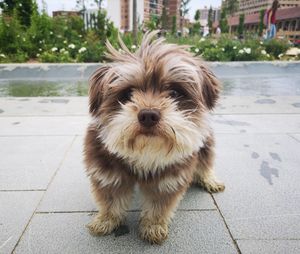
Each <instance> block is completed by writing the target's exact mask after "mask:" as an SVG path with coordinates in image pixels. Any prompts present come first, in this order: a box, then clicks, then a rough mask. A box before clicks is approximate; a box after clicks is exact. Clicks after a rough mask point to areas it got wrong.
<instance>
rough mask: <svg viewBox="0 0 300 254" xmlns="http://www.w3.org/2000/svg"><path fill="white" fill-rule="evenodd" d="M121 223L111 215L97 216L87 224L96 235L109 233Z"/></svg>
mask: <svg viewBox="0 0 300 254" xmlns="http://www.w3.org/2000/svg"><path fill="white" fill-rule="evenodd" d="M119 225H120V220H118V219H116V218H113V217H111V216H102V215H100V216H99V215H98V216H96V217H95V218H94V219H93V221H92V222H90V223H89V224H88V225H87V228H88V229H89V231H90V233H91V234H92V235H96V236H102V235H108V234H110V233H111V232H112V231H113V230H114V229H116V228H117V227H118V226H119Z"/></svg>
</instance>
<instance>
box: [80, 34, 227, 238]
mask: <svg viewBox="0 0 300 254" xmlns="http://www.w3.org/2000/svg"><path fill="white" fill-rule="evenodd" d="M156 34H157V32H150V33H147V34H146V35H145V36H144V37H143V40H142V42H141V45H140V47H139V48H138V49H137V51H136V52H134V53H133V52H131V51H130V50H129V49H128V48H127V47H126V46H125V44H124V43H123V42H122V40H120V46H121V50H116V49H115V48H114V47H113V46H112V45H111V44H110V43H109V42H107V48H108V52H109V53H108V55H107V57H108V58H109V59H110V62H108V63H106V64H103V65H101V66H100V67H99V68H98V69H97V70H96V72H95V73H94V74H93V75H92V77H91V78H90V87H89V112H90V115H91V118H92V119H91V122H90V124H89V126H88V128H87V133H86V137H85V142H84V161H85V165H86V169H87V174H88V176H89V178H90V181H91V188H92V192H93V194H94V198H95V200H96V202H97V203H98V205H99V207H100V211H99V212H98V214H97V215H96V216H95V217H94V219H93V220H92V222H91V223H90V224H88V225H87V226H88V228H89V231H90V233H91V234H93V235H106V234H109V233H111V232H113V231H114V230H116V229H117V228H118V227H120V226H121V225H123V223H124V221H125V216H126V211H127V210H128V208H129V205H130V202H131V198H132V194H133V190H134V186H135V185H136V184H137V185H138V186H139V190H140V192H141V193H142V196H143V198H144V200H143V205H142V211H141V216H140V222H139V232H140V236H141V238H142V239H144V240H146V241H149V242H150V243H155V244H161V243H162V242H163V241H164V240H165V239H166V238H167V237H168V225H169V223H170V221H171V218H172V216H173V214H174V211H175V209H176V206H177V205H178V203H179V201H180V200H181V199H182V197H183V195H184V194H185V192H186V191H187V189H188V187H189V186H190V185H191V184H192V183H195V184H199V185H201V186H202V187H203V188H204V189H205V190H207V191H208V192H219V191H223V190H224V188H225V187H224V185H223V183H221V182H219V181H218V180H217V179H216V177H215V175H214V170H213V166H214V165H213V164H214V135H213V131H212V129H211V127H210V125H209V111H211V110H212V109H213V108H214V106H215V104H216V101H217V99H218V96H219V92H220V83H219V81H218V79H217V78H216V77H215V75H214V74H213V73H212V72H211V71H210V70H209V69H208V68H207V67H206V65H205V64H204V63H203V61H202V60H200V59H199V58H197V57H195V56H193V54H192V53H191V52H189V51H187V50H186V47H185V46H178V45H174V44H167V43H165V42H164V39H163V38H158V39H157V38H155V37H156Z"/></svg>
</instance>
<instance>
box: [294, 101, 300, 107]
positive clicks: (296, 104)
mask: <svg viewBox="0 0 300 254" xmlns="http://www.w3.org/2000/svg"><path fill="white" fill-rule="evenodd" d="M292 106H294V107H295V108H300V102H296V103H293V104H292Z"/></svg>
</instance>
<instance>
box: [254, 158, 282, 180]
mask: <svg viewBox="0 0 300 254" xmlns="http://www.w3.org/2000/svg"><path fill="white" fill-rule="evenodd" d="M259 171H260V174H261V175H262V176H263V177H264V178H266V179H267V181H268V183H269V184H270V185H273V179H272V177H273V176H275V177H279V170H278V168H271V167H270V166H269V162H267V161H263V162H262V163H261V165H260V169H259Z"/></svg>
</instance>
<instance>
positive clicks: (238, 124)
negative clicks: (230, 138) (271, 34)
mask: <svg viewBox="0 0 300 254" xmlns="http://www.w3.org/2000/svg"><path fill="white" fill-rule="evenodd" d="M215 122H217V123H221V124H227V125H231V126H250V125H251V124H250V123H247V122H241V121H234V120H216V121H215Z"/></svg>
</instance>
